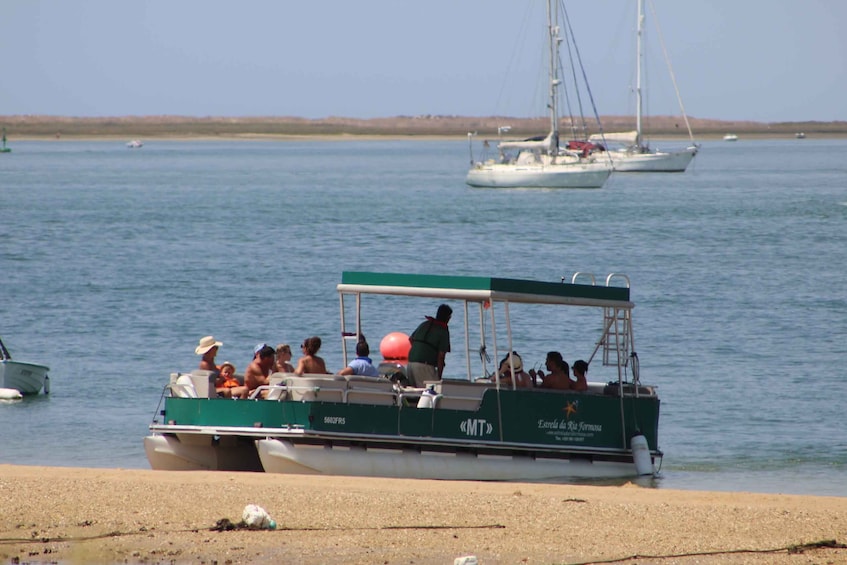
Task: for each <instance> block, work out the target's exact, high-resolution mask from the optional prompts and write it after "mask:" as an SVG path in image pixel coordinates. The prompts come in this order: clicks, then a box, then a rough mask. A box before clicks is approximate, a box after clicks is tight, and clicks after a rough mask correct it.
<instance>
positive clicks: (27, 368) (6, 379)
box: [0, 359, 50, 394]
mask: <svg viewBox="0 0 847 565" xmlns="http://www.w3.org/2000/svg"><path fill="white" fill-rule="evenodd" d="M49 370H50V368H49V367H45V366H44V365H36V364H34V363H23V362H21V361H11V360H9V359H2V360H0V388H12V389H16V390H19V391H20V392H21V394H38V393H39V392H40V391H41V389H42V388H44V386H45V383H46V382H47V372H48V371H49ZM45 392H49V390H47V389H45Z"/></svg>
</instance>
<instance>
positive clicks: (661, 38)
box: [647, 0, 699, 147]
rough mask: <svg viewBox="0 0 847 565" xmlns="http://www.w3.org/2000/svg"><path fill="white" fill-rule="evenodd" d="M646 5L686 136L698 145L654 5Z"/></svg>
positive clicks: (648, 2)
mask: <svg viewBox="0 0 847 565" xmlns="http://www.w3.org/2000/svg"><path fill="white" fill-rule="evenodd" d="M647 5H648V6H650V14H651V16H652V17H653V24H654V25H655V26H656V35H658V36H659V45H661V46H662V55H664V57H665V64H667V66H668V73H670V76H671V82H672V83H673V90H674V93H676V101H677V103H679V110H680V112H682V119H683V120H684V121H685V127H686V128H688V138H689V139H690V140H691V143H693V144H694V145H695V146H697V147H699V145H697V144H696V143H694V133H693V132H692V131H691V124H690V123H689V122H688V114H686V113H685V106H684V105H683V104H682V96H680V94H679V87H678V86H677V84H676V75H675V74H674V72H673V67H672V66H671V58H670V55H668V50H667V47H666V46H665V38H664V36H663V35H662V29H661V28H660V27H659V19H658V18H657V17H656V7H655V6H654V5H653V2H652V1H650V0H648V1H647Z"/></svg>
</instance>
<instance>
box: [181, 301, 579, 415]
mask: <svg viewBox="0 0 847 565" xmlns="http://www.w3.org/2000/svg"><path fill="white" fill-rule="evenodd" d="M452 315H453V310H452V308H450V306H448V305H447V304H441V305H440V306H439V307H438V311H437V312H436V315H435V317H431V316H426V319H425V320H424V321H423V322H421V323H420V324H419V325H418V327H417V328H415V330H414V331H413V332H412V334H411V335H410V336H409V343H410V349H409V354H408V362H407V365H406V377H407V379H408V382H409V383H410V384H411V385H412V386H417V387H423V386H424V383H425V382H427V381H436V380H441V378H442V374H443V372H444V364H445V356H446V354H447V353H448V352H449V351H450V330H449V327H448V324H449V323H450V319H451V317H452ZM222 345H223V343H222V342H220V341H216V340H215V338H214V337H212V336H206V337H204V338H202V339H201V340H200V343H199V345H198V346H197V348H196V349H195V353H197V355H202V358H201V360H200V369H205V370H208V371H214V372H217V373H218V378H217V381H216V382H215V388H216V390H217V392H218V394H219V395H220V396H224V397H227V398H247V397H248V396H249V395H250V394H251V393H253V391H255V390H256V389H257V388H259V387H260V386H267V385H268V384H269V377H270V375H271V374H272V373H292V374H295V375H305V374H330V372H329V371H328V370H327V368H326V362H324V360H323V359H322V358H321V357H319V356H318V350H320V348H321V338H319V337H317V336H312V337H308V338H306V339H305V340H303V343H302V344H301V345H300V350H301V352H302V357H300V359H298V361H297V366H296V367H294V366H292V365H291V363H290V361H291V358H292V354H291V347H290V346H289V345H288V344H285V343H281V344H279V345H278V346H277V347H276V349H274V348H273V347H271V346H270V345H268V344H266V343H260V344H258V345H257V346H256V347H255V348H254V349H253V360H252V361H251V362H250V364H249V365H248V366H247V369H246V370H245V371H244V381H243V384H242V383H241V382H240V381H239V380H238V379H237V378H236V377H235V372H236V371H235V366H234V365H233V364H232V363H230V362H228V361H227V362H225V363H222V364H221V365H220V366H218V365H217V364H216V362H215V356H216V355H217V352H218V349H219V348H220V347H221V346H222ZM369 355H370V348H369V347H368V342H367V341H366V340H365V337H364V336H363V335H359V338H358V341H357V343H356V358H355V359H353V360H352V361H351V362H350V364H349V365H348V366H347V367H344V368H343V369H341V371H339V372H338V373H337V374H338V375H363V376H369V377H379V376H380V373H379V370H378V369H377V368H376V367H375V366H374V364H373V361H372V360H371V358H370V357H369ZM545 364H546V367H547V371H548V373H546V374H545V373H544V372H543V371H541V370H538V371H536V370H535V369H532V370H530V371H529V372H526V371H524V366H523V360H522V359H521V357H520V355H518V354H517V352H515V351H513V352H511V353H510V354H508V355H506V357H504V358H503V360H502V361H500V366H499V368H498V370H497V374H495V375H493V376H492V377H491V379H492V380H495V379H496V378H498V377H499V380H500V385H501V386H504V387H507V388H511V387H512V386H513V385H512V383H513V381H514V387H515V388H542V389H552V390H573V391H585V390H588V381H587V380H586V376H585V374H586V373H587V372H588V363H586V362H585V361H583V360H582V359H580V360H578V361H575V362H574V364H573V377H574V378H573V379H571V376H570V370H571V368H570V367H569V366H568V363H567V362H566V361H565V360H564V358H563V357H562V354H561V353H559V352H558V351H550V352H549V353H547V359H546V362H545Z"/></svg>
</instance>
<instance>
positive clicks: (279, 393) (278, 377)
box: [265, 373, 296, 400]
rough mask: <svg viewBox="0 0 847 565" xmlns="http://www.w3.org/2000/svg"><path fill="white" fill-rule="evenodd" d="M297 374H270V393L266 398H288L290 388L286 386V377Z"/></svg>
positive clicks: (268, 389)
mask: <svg viewBox="0 0 847 565" xmlns="http://www.w3.org/2000/svg"><path fill="white" fill-rule="evenodd" d="M289 376H292V377H293V376H296V375H293V374H291V373H272V374H270V375H269V376H268V388H267V391H268V394H267V396H265V400H288V388H287V387H286V386H285V378H286V377H289Z"/></svg>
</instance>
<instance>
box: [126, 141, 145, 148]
mask: <svg viewBox="0 0 847 565" xmlns="http://www.w3.org/2000/svg"><path fill="white" fill-rule="evenodd" d="M126 146H127V147H129V148H130V149H138V148H139V147H143V146H144V144H143V143H141V140H140V139H133V140H132V141H128V142H127V144H126Z"/></svg>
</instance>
